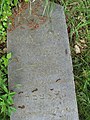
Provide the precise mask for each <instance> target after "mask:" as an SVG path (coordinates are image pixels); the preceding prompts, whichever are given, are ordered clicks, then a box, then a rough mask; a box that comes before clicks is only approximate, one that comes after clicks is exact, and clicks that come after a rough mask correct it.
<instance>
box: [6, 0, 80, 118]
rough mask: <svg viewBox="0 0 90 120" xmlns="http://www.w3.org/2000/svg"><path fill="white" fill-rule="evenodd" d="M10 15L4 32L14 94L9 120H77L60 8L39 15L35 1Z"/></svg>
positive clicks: (9, 73)
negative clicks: (10, 21) (30, 10)
mask: <svg viewBox="0 0 90 120" xmlns="http://www.w3.org/2000/svg"><path fill="white" fill-rule="evenodd" d="M22 6H24V7H22V8H23V9H20V12H21V13H19V14H18V13H17V14H14V17H12V18H11V19H12V22H13V23H12V25H11V26H9V28H8V32H7V39H8V52H11V53H12V59H11V60H10V63H9V66H8V76H9V78H8V79H9V88H10V90H13V91H15V92H16V95H15V96H14V106H15V108H16V112H13V113H12V115H11V118H10V119H11V120H78V110H77V102H76V94H75V85H74V78H73V68H72V60H71V53H70V47H69V40H68V34H67V27H66V21H65V15H64V10H63V7H61V6H59V5H57V4H55V9H54V11H53V13H52V14H51V17H47V16H42V15H41V14H42V8H41V5H40V3H39V2H37V3H34V5H32V15H30V13H29V9H28V8H27V6H28V5H27V4H26V5H25V4H24V5H22Z"/></svg>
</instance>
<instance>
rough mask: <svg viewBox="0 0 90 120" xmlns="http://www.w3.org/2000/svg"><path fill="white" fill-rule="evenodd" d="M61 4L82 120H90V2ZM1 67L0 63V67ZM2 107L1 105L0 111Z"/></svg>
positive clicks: (0, 46) (0, 49) (1, 47)
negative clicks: (65, 21)
mask: <svg viewBox="0 0 90 120" xmlns="http://www.w3.org/2000/svg"><path fill="white" fill-rule="evenodd" d="M58 1H59V0H58ZM61 3H62V4H63V5H64V7H65V12H66V19H67V25H68V33H69V37H70V45H71V51H72V58H73V65H74V74H75V83H76V91H77V100H78V106H79V115H80V120H90V114H89V111H90V94H89V93H90V89H89V88H90V67H89V66H90V51H89V49H90V16H89V15H90V13H89V12H90V1H89V0H88V1H87V0H85V1H82V0H75V1H74V2H72V0H68V1H66V0H65V1H62V2H61ZM70 11H71V12H70ZM5 44H6V43H5V42H4V43H3V44H2V43H0V60H2V56H3V55H4V54H5V53H6V51H7V48H6V45H5ZM74 48H75V49H74ZM3 64H4V63H3ZM1 65H2V63H1V62H0V67H1ZM3 66H4V65H3ZM4 68H5V66H4ZM0 72H1V70H0ZM5 74H6V73H5ZM6 76H7V74H6ZM0 79H1V78H0ZM0 85H1V84H0ZM0 88H1V86H0ZM4 93H5V92H4V91H3V94H4ZM1 97H2V94H1V93H0V98H1ZM2 105H3V104H2ZM2 105H1V104H0V111H1V108H2Z"/></svg>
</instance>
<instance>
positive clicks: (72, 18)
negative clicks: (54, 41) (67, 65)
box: [61, 0, 90, 120]
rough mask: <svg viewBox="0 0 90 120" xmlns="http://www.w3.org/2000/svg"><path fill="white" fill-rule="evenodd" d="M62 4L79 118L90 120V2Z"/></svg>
mask: <svg viewBox="0 0 90 120" xmlns="http://www.w3.org/2000/svg"><path fill="white" fill-rule="evenodd" d="M61 3H62V5H63V6H64V10H65V14H66V20H67V26H68V33H69V40H70V46H71V52H72V60H73V69H74V78H75V85H76V95H77V102H78V111H79V118H80V120H90V0H62V2H61ZM75 45H77V47H78V48H77V50H78V49H79V52H78V51H77V50H76V49H75Z"/></svg>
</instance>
